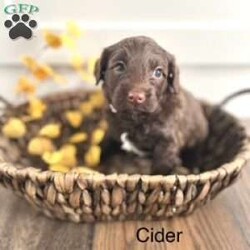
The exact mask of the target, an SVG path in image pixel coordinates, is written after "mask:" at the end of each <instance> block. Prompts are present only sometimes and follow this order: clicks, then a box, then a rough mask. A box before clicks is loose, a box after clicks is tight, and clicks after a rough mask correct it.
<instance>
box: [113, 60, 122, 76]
mask: <svg viewBox="0 0 250 250" xmlns="http://www.w3.org/2000/svg"><path fill="white" fill-rule="evenodd" d="M113 69H114V70H115V71H117V72H119V73H122V72H124V71H125V64H124V62H122V61H119V62H117V63H115V64H114V66H113Z"/></svg>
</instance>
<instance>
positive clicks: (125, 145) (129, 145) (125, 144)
mask: <svg viewBox="0 0 250 250" xmlns="http://www.w3.org/2000/svg"><path fill="white" fill-rule="evenodd" d="M121 142H122V146H121V148H122V149H123V150H125V151H128V152H132V153H135V154H137V155H139V156H140V157H144V156H146V152H144V151H142V150H140V149H138V148H137V147H136V146H135V145H134V144H133V142H131V141H130V140H129V139H128V133H127V132H124V133H122V134H121Z"/></svg>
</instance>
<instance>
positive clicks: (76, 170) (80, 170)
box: [71, 166, 101, 175]
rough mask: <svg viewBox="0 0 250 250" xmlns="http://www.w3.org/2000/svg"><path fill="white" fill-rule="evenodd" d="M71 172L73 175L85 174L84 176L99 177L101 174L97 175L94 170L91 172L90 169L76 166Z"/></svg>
mask: <svg viewBox="0 0 250 250" xmlns="http://www.w3.org/2000/svg"><path fill="white" fill-rule="evenodd" d="M71 171H72V172H74V173H79V174H86V175H91V174H95V175H96V174H98V175H100V174H101V173H99V172H97V171H95V170H92V169H90V168H87V167H85V166H77V167H76V168H72V170H71Z"/></svg>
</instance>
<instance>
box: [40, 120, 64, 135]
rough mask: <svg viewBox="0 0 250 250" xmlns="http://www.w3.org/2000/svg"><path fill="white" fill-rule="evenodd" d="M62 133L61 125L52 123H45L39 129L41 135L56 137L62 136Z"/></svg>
mask: <svg viewBox="0 0 250 250" xmlns="http://www.w3.org/2000/svg"><path fill="white" fill-rule="evenodd" d="M60 134H61V125H59V124H56V123H52V124H48V125H45V126H44V127H42V128H41V129H40V131H39V135H41V136H46V137H48V138H51V139H54V138H57V137H58V136H60Z"/></svg>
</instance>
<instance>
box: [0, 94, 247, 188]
mask: <svg viewBox="0 0 250 250" xmlns="http://www.w3.org/2000/svg"><path fill="white" fill-rule="evenodd" d="M81 91H82V90H81ZM93 91H95V90H85V91H84V93H85V94H88V93H91V92H93ZM65 93H67V94H69V95H71V94H72V95H73V94H78V93H79V92H78V91H77V90H74V91H66V92H59V93H52V94H49V95H46V96H43V97H42V98H43V99H45V100H47V101H53V97H54V96H55V95H59V96H61V95H62V96H63V94H65ZM204 103H205V102H204ZM25 104H26V102H24V103H21V104H18V105H15V106H13V107H14V108H18V107H20V106H22V105H25ZM206 104H207V103H206ZM225 113H226V114H227V112H225ZM2 115H4V114H2ZM236 122H237V123H239V122H238V121H237V120H236ZM242 129H243V130H244V131H245V128H244V127H243V128H242ZM249 160H250V138H249V136H246V137H245V139H244V141H243V143H242V146H241V148H240V149H239V153H238V154H236V155H235V156H234V158H233V160H232V161H230V162H227V163H224V164H223V165H221V166H219V167H218V168H216V169H212V170H208V171H205V172H202V173H199V174H188V175H180V174H171V175H146V174H126V173H123V174H117V173H113V174H108V175H105V174H103V173H100V174H97V175H96V174H93V175H92V174H89V175H86V174H83V173H74V172H68V173H60V172H54V171H51V170H42V169H38V168H35V167H32V166H28V167H24V168H21V169H18V168H16V167H15V166H14V165H13V163H11V162H7V161H4V160H3V159H1V157H0V176H1V175H2V174H7V175H9V176H19V177H23V178H27V177H28V178H30V179H33V178H35V179H43V178H44V177H45V176H46V177H47V178H52V179H53V178H55V177H58V176H61V177H67V176H71V177H73V178H74V180H75V179H78V178H79V179H82V180H83V179H86V180H90V181H91V180H96V181H105V180H114V179H115V180H118V179H124V180H125V179H126V180H128V179H129V180H135V179H140V178H141V179H147V180H148V181H149V182H159V181H160V182H161V183H166V182H167V183H173V184H174V183H175V182H176V181H177V180H178V179H179V180H180V179H182V180H189V181H192V182H198V181H200V182H206V181H208V180H211V181H213V180H215V179H217V177H218V176H219V175H222V176H225V174H233V173H234V172H235V171H236V172H239V171H240V170H241V169H242V167H244V166H245V165H246V163H247V162H248V161H249Z"/></svg>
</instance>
